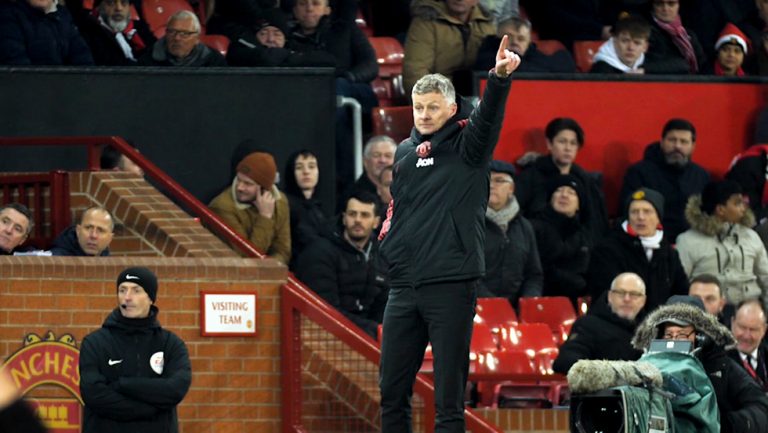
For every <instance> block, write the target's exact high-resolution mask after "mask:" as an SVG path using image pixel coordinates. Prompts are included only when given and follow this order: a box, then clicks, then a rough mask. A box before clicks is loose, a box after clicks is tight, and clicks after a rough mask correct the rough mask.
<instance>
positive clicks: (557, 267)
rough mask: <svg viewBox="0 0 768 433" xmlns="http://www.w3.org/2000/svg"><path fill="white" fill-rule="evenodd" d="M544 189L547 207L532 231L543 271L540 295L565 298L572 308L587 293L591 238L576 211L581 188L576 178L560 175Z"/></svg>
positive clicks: (580, 200) (580, 203)
mask: <svg viewBox="0 0 768 433" xmlns="http://www.w3.org/2000/svg"><path fill="white" fill-rule="evenodd" d="M547 186H548V189H547V191H548V194H547V196H548V197H549V198H550V199H549V205H548V206H547V207H546V209H545V210H544V211H543V212H542V213H541V214H540V215H539V216H538V217H536V218H535V219H534V220H532V221H531V223H532V224H533V230H534V231H535V233H536V243H537V244H538V247H539V256H540V258H541V266H542V268H543V270H544V293H543V294H544V296H567V297H568V298H570V299H571V301H572V302H573V305H574V306H576V304H577V299H578V298H579V297H580V296H584V295H586V294H587V280H586V276H587V269H588V268H589V260H590V252H591V250H592V244H593V243H592V238H591V236H590V231H589V227H588V226H587V225H586V224H585V218H584V213H583V212H580V209H581V206H582V204H583V203H584V202H585V196H586V194H585V192H584V186H583V185H582V183H581V181H579V179H578V178H577V177H575V176H574V175H571V174H561V175H559V176H557V177H555V178H553V179H552V180H551V181H550V182H549V184H548V185H547Z"/></svg>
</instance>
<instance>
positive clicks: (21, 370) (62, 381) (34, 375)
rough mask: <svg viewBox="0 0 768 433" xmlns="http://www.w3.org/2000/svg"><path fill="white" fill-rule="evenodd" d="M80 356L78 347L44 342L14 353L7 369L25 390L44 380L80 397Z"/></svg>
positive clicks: (7, 363)
mask: <svg viewBox="0 0 768 433" xmlns="http://www.w3.org/2000/svg"><path fill="white" fill-rule="evenodd" d="M79 356H80V353H79V351H78V350H77V349H76V348H75V347H72V346H69V345H66V344H63V343H59V342H40V343H35V344H32V345H29V346H27V347H24V348H23V349H21V350H19V351H18V352H16V353H15V354H13V355H12V356H11V357H10V358H9V359H8V361H6V363H5V365H3V369H4V370H5V371H7V372H8V373H10V375H11V377H12V378H13V380H14V382H16V386H17V387H18V388H19V389H20V390H22V392H27V391H28V390H30V389H32V388H34V387H36V386H37V385H40V384H43V383H55V384H59V385H61V386H63V387H64V388H66V389H68V390H70V391H71V392H72V394H74V395H75V396H76V397H78V399H80V395H79V391H80V371H79V368H78V362H79Z"/></svg>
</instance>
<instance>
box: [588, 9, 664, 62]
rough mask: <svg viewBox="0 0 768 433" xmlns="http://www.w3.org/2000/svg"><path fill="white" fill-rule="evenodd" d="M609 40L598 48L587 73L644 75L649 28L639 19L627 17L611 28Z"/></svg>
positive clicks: (645, 22) (646, 23)
mask: <svg viewBox="0 0 768 433" xmlns="http://www.w3.org/2000/svg"><path fill="white" fill-rule="evenodd" d="M611 35H612V36H611V38H610V39H608V40H607V41H605V42H604V43H603V45H601V46H600V49H599V50H598V51H597V54H595V57H594V59H593V61H594V63H593V64H592V68H591V69H590V70H589V72H592V73H599V74H645V53H646V51H648V38H649V37H650V35H651V27H650V26H649V25H648V22H647V21H645V20H644V19H642V18H640V17H635V16H629V17H626V18H622V19H620V20H619V21H617V22H616V25H614V26H613V28H611Z"/></svg>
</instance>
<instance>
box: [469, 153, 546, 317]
mask: <svg viewBox="0 0 768 433" xmlns="http://www.w3.org/2000/svg"><path fill="white" fill-rule="evenodd" d="M514 171H515V168H514V166H513V165H512V164H509V163H507V162H504V161H491V192H490V195H489V197H488V209H487V210H486V211H485V277H483V278H482V279H481V280H480V281H481V283H482V286H481V289H480V293H479V296H480V297H503V298H507V299H509V302H510V303H511V304H512V305H513V306H514V307H515V308H517V301H518V299H519V298H520V297H530V296H541V293H542V282H543V274H542V270H541V261H540V260H539V249H538V247H537V246H536V235H535V233H534V231H533V226H532V225H531V223H530V222H528V220H527V219H526V218H525V217H524V216H523V215H522V213H521V212H520V205H519V204H518V203H517V199H516V198H515V181H514V178H513V175H514Z"/></svg>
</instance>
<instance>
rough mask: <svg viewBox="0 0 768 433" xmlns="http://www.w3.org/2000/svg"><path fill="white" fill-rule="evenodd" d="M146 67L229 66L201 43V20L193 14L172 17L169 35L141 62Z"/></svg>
mask: <svg viewBox="0 0 768 433" xmlns="http://www.w3.org/2000/svg"><path fill="white" fill-rule="evenodd" d="M139 64H140V65H142V66H227V61H226V60H224V56H222V55H221V53H219V52H218V51H216V50H213V49H211V48H209V47H207V46H205V44H203V43H202V42H200V20H198V18H197V15H195V14H194V13H192V12H190V11H186V10H181V11H178V12H176V13H175V14H173V15H171V18H169V19H168V25H167V26H166V28H165V36H163V37H162V38H160V40H159V41H157V42H156V43H155V45H154V46H152V48H151V49H149V50H147V52H146V53H144V55H143V56H141V58H140V59H139Z"/></svg>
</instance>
